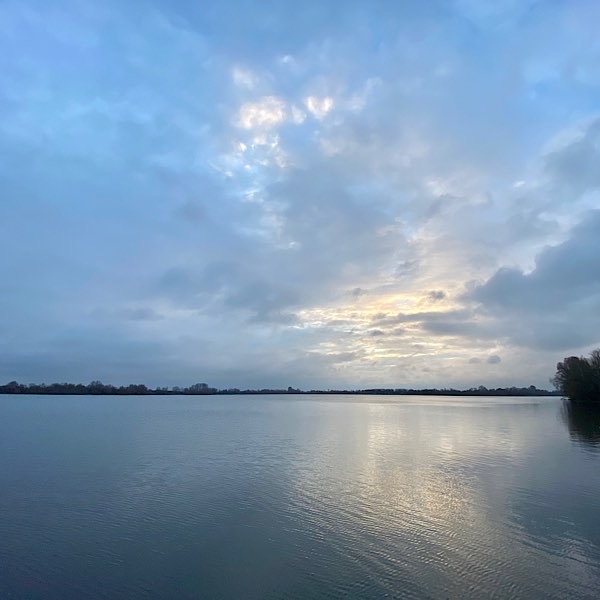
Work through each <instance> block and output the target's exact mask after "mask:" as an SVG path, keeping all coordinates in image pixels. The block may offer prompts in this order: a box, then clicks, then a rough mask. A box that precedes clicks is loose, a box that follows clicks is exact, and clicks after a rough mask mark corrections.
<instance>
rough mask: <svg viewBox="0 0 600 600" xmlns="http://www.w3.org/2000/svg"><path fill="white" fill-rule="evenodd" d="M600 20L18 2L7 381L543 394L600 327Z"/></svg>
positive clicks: (3, 239)
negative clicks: (504, 389)
mask: <svg viewBox="0 0 600 600" xmlns="http://www.w3.org/2000/svg"><path fill="white" fill-rule="evenodd" d="M599 21H600V3H598V2H596V1H594V0H590V1H586V0H568V1H567V0H565V1H561V0H538V1H534V0H491V1H489V2H488V1H486V0H454V1H453V0H444V1H442V0H440V1H437V0H430V1H428V2H423V1H422V0H418V1H412V0H402V1H401V0H393V1H385V0H381V1H366V0H363V1H356V0H344V1H343V2H342V1H340V2H338V1H333V0H330V1H327V0H318V1H313V0H304V1H303V2H291V1H287V0H279V1H277V0H262V1H259V0H237V1H235V2H234V1H228V0H219V1H213V0H202V1H192V0H144V1H143V2H142V1H140V0H129V1H127V2H123V1H122V0H118V1H117V0H106V1H105V2H96V1H92V0H69V1H66V0H43V1H39V2H38V1H36V0H2V2H0V381H3V380H4V381H10V380H12V379H16V380H18V381H20V382H24V383H28V382H38V383H40V382H46V383H50V382H55V381H59V382H62V381H72V382H89V381H91V380H96V379H99V380H101V381H103V382H105V383H114V384H127V383H145V384H147V385H151V386H155V385H161V386H163V385H164V386H173V385H190V384H192V383H195V382H207V383H209V384H210V385H213V386H216V387H223V388H226V387H240V388H246V387H251V388H253V387H282V386H283V387H287V386H288V385H290V386H293V387H301V388H303V389H311V388H336V387H345V388H364V387H432V386H436V387H471V386H478V385H486V386H488V387H489V386H494V387H495V386H511V385H530V384H533V385H537V386H538V387H545V388H548V387H551V384H550V383H549V378H550V377H552V375H553V374H554V372H555V366H556V363H557V361H559V360H562V358H564V357H565V356H569V355H572V354H575V355H581V354H586V353H588V352H589V351H590V350H592V349H593V348H595V347H597V346H599V345H600V37H599V36H598V35H597V24H598V22H599Z"/></svg>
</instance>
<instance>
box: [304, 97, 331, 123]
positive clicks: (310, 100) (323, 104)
mask: <svg viewBox="0 0 600 600" xmlns="http://www.w3.org/2000/svg"><path fill="white" fill-rule="evenodd" d="M304 104H305V106H306V108H307V109H308V111H309V112H310V113H311V114H312V115H313V116H314V117H315V118H317V119H319V120H322V119H324V118H325V117H326V116H327V114H328V113H329V112H330V111H331V110H332V109H333V106H334V102H333V98H331V97H330V96H325V97H323V98H318V97H317V96H307V97H306V98H305V99H304Z"/></svg>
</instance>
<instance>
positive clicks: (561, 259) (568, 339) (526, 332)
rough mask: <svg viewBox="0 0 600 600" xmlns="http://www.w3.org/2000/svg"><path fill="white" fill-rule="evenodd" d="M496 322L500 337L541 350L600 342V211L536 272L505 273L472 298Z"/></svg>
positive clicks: (549, 251) (543, 256)
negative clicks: (599, 332)
mask: <svg viewBox="0 0 600 600" xmlns="http://www.w3.org/2000/svg"><path fill="white" fill-rule="evenodd" d="M466 298H467V299H469V300H472V301H475V302H477V303H479V304H480V305H481V307H482V308H483V309H484V311H485V313H486V314H487V315H488V316H490V317H493V318H494V319H496V321H497V325H496V328H497V335H498V337H507V338H508V339H509V340H511V341H512V342H513V343H516V344H519V345H525V346H530V347H535V348H548V349H568V348H577V347H582V346H585V345H587V344H592V343H597V342H598V341H600V337H599V334H598V331H599V327H600V211H591V212H590V213H589V214H587V215H586V218H585V219H584V220H583V221H582V222H581V223H580V224H579V225H577V226H576V227H574V228H573V229H572V230H571V232H570V236H569V238H568V239H567V240H566V241H565V242H563V243H562V244H559V245H556V246H551V247H548V248H546V249H545V250H543V251H542V252H541V253H540V254H539V255H538V257H537V259H536V263H535V268H534V269H533V271H531V272H530V273H524V272H522V271H520V270H518V269H507V268H504V269H500V270H499V271H497V272H496V273H495V274H494V275H493V276H492V277H491V278H490V279H489V280H488V281H487V282H485V283H484V284H482V285H480V286H478V287H475V289H473V290H472V292H470V293H469V294H467V296H466Z"/></svg>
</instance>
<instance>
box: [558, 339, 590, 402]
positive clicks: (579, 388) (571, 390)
mask: <svg viewBox="0 0 600 600" xmlns="http://www.w3.org/2000/svg"><path fill="white" fill-rule="evenodd" d="M553 383H554V385H555V386H556V389H557V390H558V391H559V392H560V393H561V394H563V395H564V396H566V397H567V398H568V399H569V400H571V401H572V402H586V403H588V402H594V403H599V404H600V349H598V350H594V351H593V352H592V353H591V355H590V356H589V357H588V358H586V357H583V356H582V357H577V356H568V357H567V358H565V359H564V360H563V361H562V362H559V363H558V364H557V365H556V375H555V376H554V379H553Z"/></svg>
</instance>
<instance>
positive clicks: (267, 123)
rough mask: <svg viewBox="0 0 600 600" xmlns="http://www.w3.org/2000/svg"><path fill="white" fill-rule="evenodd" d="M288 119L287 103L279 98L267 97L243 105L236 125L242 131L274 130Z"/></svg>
mask: <svg viewBox="0 0 600 600" xmlns="http://www.w3.org/2000/svg"><path fill="white" fill-rule="evenodd" d="M285 119H286V103H285V102H284V101H283V100H282V99H281V98H278V97H277V96H265V97H264V98H261V99H260V100H259V101H257V102H247V103H246V104H243V105H242V106H241V108H240V110H239V112H238V115H237V119H236V124H237V125H238V126H239V127H241V128H242V129H272V128H273V127H276V126H277V125H280V124H281V123H283V122H284V121H285Z"/></svg>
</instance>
